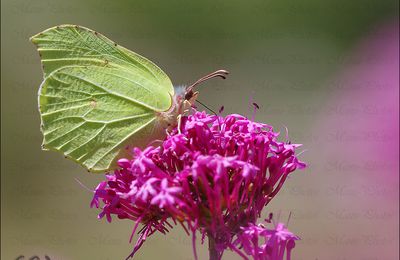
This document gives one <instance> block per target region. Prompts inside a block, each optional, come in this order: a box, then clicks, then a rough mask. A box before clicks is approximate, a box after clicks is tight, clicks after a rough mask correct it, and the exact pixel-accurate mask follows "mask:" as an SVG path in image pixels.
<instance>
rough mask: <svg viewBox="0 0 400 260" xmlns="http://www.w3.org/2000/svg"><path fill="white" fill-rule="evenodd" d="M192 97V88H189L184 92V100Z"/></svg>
mask: <svg viewBox="0 0 400 260" xmlns="http://www.w3.org/2000/svg"><path fill="white" fill-rule="evenodd" d="M192 97H193V90H191V89H190V90H189V91H187V92H186V93H185V100H190V99H191V98H192Z"/></svg>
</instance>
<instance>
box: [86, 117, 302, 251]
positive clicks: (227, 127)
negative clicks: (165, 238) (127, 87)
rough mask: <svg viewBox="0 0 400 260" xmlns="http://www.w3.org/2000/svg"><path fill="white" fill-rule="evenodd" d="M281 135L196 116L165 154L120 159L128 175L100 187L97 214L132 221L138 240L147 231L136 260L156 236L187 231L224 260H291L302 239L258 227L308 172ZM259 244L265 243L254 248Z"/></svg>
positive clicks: (156, 150) (169, 141)
mask: <svg viewBox="0 0 400 260" xmlns="http://www.w3.org/2000/svg"><path fill="white" fill-rule="evenodd" d="M278 135H279V134H278V133H275V132H274V131H273V129H272V127H271V126H269V125H266V124H263V123H258V122H253V121H251V120H248V119H247V118H245V117H243V116H240V115H235V114H233V115H228V116H226V117H225V118H224V117H220V116H215V115H208V114H206V113H204V112H194V114H193V115H189V116H185V117H183V118H182V124H181V129H174V130H173V131H172V132H171V133H170V134H169V135H168V136H167V138H166V139H165V140H164V141H163V143H162V145H161V146H159V147H153V146H149V147H147V148H146V149H144V150H140V149H138V148H135V149H134V150H133V158H132V159H126V158H124V159H120V160H119V162H118V163H119V166H120V167H121V168H120V169H119V170H116V171H115V172H114V174H112V175H107V180H105V181H103V182H101V183H100V184H99V186H98V187H97V188H96V191H95V195H94V199H93V201H92V204H91V206H96V207H101V209H102V211H101V213H100V214H99V218H101V217H103V216H106V217H107V220H108V221H111V219H112V216H117V217H118V218H120V219H131V220H132V221H134V222H135V223H136V224H135V228H134V231H133V233H135V232H136V229H137V227H138V225H139V224H143V228H142V229H141V230H140V231H139V238H138V241H137V243H136V245H135V247H134V250H133V252H132V254H131V255H130V256H133V255H134V253H135V252H136V251H137V250H138V249H139V248H140V247H141V245H142V244H143V242H144V241H145V240H146V238H147V237H148V236H150V235H152V234H153V233H154V232H156V231H159V232H161V233H164V234H165V233H166V232H168V230H169V229H170V228H172V227H173V226H172V223H174V224H178V223H179V224H180V225H181V226H182V227H183V228H184V229H185V230H186V232H187V233H188V234H189V232H190V233H191V234H192V236H193V239H195V235H196V232H197V231H199V232H200V233H201V234H202V236H203V237H204V236H208V237H209V241H210V243H212V245H211V244H210V246H212V247H213V249H214V250H215V254H216V258H218V259H220V258H221V257H222V254H223V252H224V250H225V249H230V250H233V251H234V252H236V253H238V254H239V255H240V256H242V257H243V258H246V259H247V256H252V257H253V258H254V259H283V253H284V252H285V250H286V249H287V257H288V259H289V258H290V250H289V249H291V248H292V247H294V240H297V239H298V237H296V236H294V235H293V234H292V233H290V232H289V231H288V230H287V229H286V228H285V227H284V226H283V225H281V224H278V225H277V226H276V227H275V228H273V229H266V228H264V227H263V226H262V225H256V224H255V223H256V221H257V219H258V218H259V217H260V215H261V211H262V210H263V208H264V207H265V206H266V205H267V204H268V203H269V202H270V201H271V200H272V198H273V197H274V196H275V195H276V194H277V192H278V191H279V190H280V189H281V187H282V185H283V183H284V182H285V180H286V178H287V176H288V175H289V174H291V172H293V171H294V170H296V169H302V168H304V167H305V164H304V163H303V162H301V161H300V160H299V159H298V158H297V157H296V155H295V150H296V148H297V147H299V146H300V145H298V144H290V143H284V142H280V141H278V140H277V138H278ZM171 222H172V223H171ZM249 239H250V240H249ZM258 239H260V241H261V239H264V242H263V243H260V244H255V243H253V242H254V241H256V240H257V241H258ZM247 240H249V241H248V242H246V241H247ZM288 245H289V246H288ZM277 250H278V251H277ZM277 252H278V253H277ZM194 254H195V257H196V252H194ZM246 255H247V256H246Z"/></svg>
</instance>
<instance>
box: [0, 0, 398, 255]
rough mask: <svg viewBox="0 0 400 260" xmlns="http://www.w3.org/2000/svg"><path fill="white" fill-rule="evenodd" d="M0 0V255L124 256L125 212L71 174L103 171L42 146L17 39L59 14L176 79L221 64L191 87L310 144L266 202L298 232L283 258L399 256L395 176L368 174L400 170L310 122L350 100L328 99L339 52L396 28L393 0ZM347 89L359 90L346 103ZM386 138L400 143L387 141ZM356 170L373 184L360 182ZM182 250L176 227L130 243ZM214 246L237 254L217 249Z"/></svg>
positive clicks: (343, 60)
mask: <svg viewBox="0 0 400 260" xmlns="http://www.w3.org/2000/svg"><path fill="white" fill-rule="evenodd" d="M1 7H2V8H1V39H2V40H1V56H2V59H1V123H2V124H1V230H2V231H1V249H2V250H1V259H5V260H6V259H16V258H17V257H18V256H20V255H24V256H26V259H28V257H30V256H32V255H38V256H40V257H41V259H44V255H48V256H50V257H51V259H99V260H106V259H125V257H126V256H127V255H128V254H129V253H130V251H131V247H132V246H131V245H129V244H128V239H129V236H130V233H131V229H132V227H133V225H132V223H130V222H128V221H115V222H113V223H111V224H108V223H106V222H105V221H104V220H97V218H96V215H97V214H98V210H96V209H90V208H89V203H90V200H91V197H92V194H91V193H90V192H88V191H87V190H85V189H84V188H82V187H81V186H79V185H78V184H77V182H76V181H75V179H74V178H78V179H79V180H80V181H81V182H82V183H84V184H85V185H87V186H88V187H89V188H94V187H95V186H96V184H97V183H98V182H99V181H100V180H102V178H103V176H102V175H93V174H88V173H87V172H86V171H85V170H84V169H82V168H80V167H79V166H77V165H75V164H74V163H73V162H72V161H68V160H66V159H64V158H63V156H61V155H60V154H57V153H53V152H44V151H41V149H40V144H41V141H42V140H41V139H42V136H41V133H40V130H39V123H40V120H39V115H38V112H37V90H38V87H39V84H40V82H41V81H42V72H41V68H40V62H39V56H38V55H37V53H36V50H35V48H34V46H33V45H32V44H31V43H30V42H29V41H28V38H29V37H30V36H32V35H33V34H36V33H38V32H40V31H42V30H44V29H46V28H48V27H52V26H55V25H58V24H64V23H71V24H78V25H82V26H86V27H89V28H91V29H94V30H96V31H98V32H101V33H103V34H105V35H106V36H108V37H109V38H111V39H113V40H114V41H116V42H117V43H119V44H121V45H123V46H125V47H127V48H129V49H131V50H133V51H135V52H137V53H139V54H142V55H143V56H145V57H147V58H149V59H151V60H152V61H154V62H155V63H156V64H158V65H159V66H160V67H161V68H163V69H164V71H165V72H166V73H167V74H168V75H169V76H170V78H171V79H172V81H173V82H174V84H176V85H181V84H189V83H192V82H193V81H195V80H196V79H198V78H199V77H200V76H203V75H204V74H206V73H209V72H211V71H214V70H216V69H221V68H223V69H227V70H229V71H230V72H231V74H230V76H229V77H228V79H227V80H225V81H222V80H213V81H212V82H208V83H206V84H204V85H202V86H201V96H200V100H201V101H202V102H204V103H206V104H207V105H208V106H210V107H212V108H214V109H215V110H218V108H219V107H220V106H221V105H224V106H225V113H240V114H245V115H248V114H249V112H248V103H249V100H250V98H251V97H254V101H256V102H257V103H258V104H259V105H260V107H261V109H260V111H259V112H258V114H257V117H256V119H257V120H259V121H263V122H266V123H268V124H271V125H273V126H274V127H275V129H277V130H282V131H283V129H284V126H287V127H288V128H289V131H290V132H289V133H290V136H291V139H292V141H293V142H298V143H303V144H304V148H305V149H307V150H308V152H307V153H305V154H304V155H302V158H303V160H305V161H307V162H308V163H309V164H310V167H309V168H308V169H307V170H305V171H300V172H296V173H295V174H293V176H292V178H290V179H289V180H288V181H287V183H286V186H285V187H284V188H283V191H282V193H281V194H280V195H278V196H277V198H276V199H275V201H273V202H272V203H271V204H270V206H269V208H268V209H267V210H271V211H274V212H279V211H281V216H282V219H281V220H285V219H286V218H287V216H288V213H289V211H292V212H293V216H292V219H291V220H290V225H289V227H290V229H291V230H292V231H293V232H295V233H296V234H298V235H299V236H301V237H302V238H303V240H302V241H300V242H299V243H298V244H297V248H296V249H295V251H294V259H304V260H306V259H319V260H320V259H369V260H372V259H398V231H397V230H398V226H399V224H398V205H397V200H398V198H397V194H398V191H397V189H398V175H396V176H394V177H393V179H391V180H390V181H389V182H382V183H380V182H379V181H377V182H375V180H381V179H380V178H379V177H378V178H376V179H374V177H376V176H375V175H374V176H372V177H371V174H372V175H373V174H376V173H377V172H380V173H381V172H382V171H387V172H389V173H392V174H398V173H396V172H397V170H398V161H397V162H396V161H393V163H392V164H390V165H389V166H388V167H386V168H383V167H380V165H381V164H379V162H381V161H378V166H375V168H373V169H378V171H373V173H371V171H369V172H367V174H364V173H365V172H366V168H365V167H361V168H360V167H358V168H357V167H355V166H354V164H350V165H349V164H346V161H343V160H342V159H343V154H342V155H339V154H341V153H342V152H343V148H344V147H345V149H344V150H346V149H347V150H348V151H347V152H348V153H347V154H349V157H351V156H353V155H356V154H357V151H356V150H354V152H352V149H353V148H352V147H353V146H352V145H351V144H350V145H348V146H344V145H343V144H342V143H340V142H336V143H335V142H330V143H328V144H327V143H325V142H324V141H326V138H325V137H326V135H323V133H321V132H320V131H322V130H321V129H324V126H325V128H326V126H329V125H330V124H331V123H332V120H333V117H332V116H336V117H335V118H336V119H337V117H340V116H343V114H347V112H348V110H343V111H341V112H340V111H339V112H338V110H332V106H329V104H332V102H334V101H333V99H335V98H339V99H340V97H341V96H346V91H350V90H349V88H350V87H351V86H350V85H346V86H342V85H340V83H338V81H337V80H336V78H338V77H339V78H340V75H341V74H343V73H344V71H346V70H348V69H349V66H350V67H352V66H353V67H354V66H357V65H359V63H360V60H354V59H351V58H348V57H352V55H353V52H356V51H357V49H358V46H360V44H361V43H362V42H365V39H371V37H372V38H374V37H375V38H377V39H381V40H383V41H385V38H384V37H383V35H380V34H379V32H380V31H379V28H381V27H382V26H383V27H384V26H385V25H386V24H394V26H395V28H397V29H398V24H397V23H398V22H397V19H398V1H396V0H380V1H378V0H375V1H369V0H368V1H361V0H356V1H345V0H326V1H319V0H304V1H288V0H283V1H282V0H281V1H236V0H235V1H215V0H214V1H201V2H200V1H198V2H194V1H191V2H189V1H183V0H171V1H136V0H135V1H93V0H88V1H77V0H70V1H60V0H45V1H43V0H40V1H33V0H28V1H22V0H2V2H1ZM396 31H397V30H395V31H394V34H396V35H397V33H398V32H396ZM390 35H391V36H393V34H390ZM396 35H394V36H393V37H394V39H397V41H398V35H397V38H396ZM393 37H392V38H393ZM392 38H390V39H392ZM361 45H362V44H361ZM378 50H379V48H378ZM378 53H379V51H378ZM396 56H397V55H396ZM396 56H393V58H394V59H397V58H396ZM361 62H363V60H361ZM366 62H370V60H366ZM396 64H397V67H398V61H397V63H396V62H395V63H394V65H395V66H396ZM367 74H368V73H367ZM338 75H339V76H338ZM397 82H398V81H397ZM375 83H376V82H375ZM394 85H395V88H393V89H389V90H388V91H393V92H390V93H393V95H391V97H392V98H393V97H398V83H396V82H395V84H394ZM365 86H366V87H368V86H370V85H368V84H367V85H365ZM363 87H364V85H363V84H361V85H359V86H358V90H361V92H364V91H363ZM352 102H357V99H353V100H351V101H348V103H346V104H351V103H352ZM385 102H386V101H385V100H383V103H385ZM389 103H390V102H389ZM392 103H393V102H392ZM392 103H390V104H392ZM392 105H393V104H392ZM336 108H337V107H336ZM396 108H398V105H397V106H396V105H394V106H390V107H389V109H390V111H389V112H390V113H386V114H385V115H384V116H389V117H388V118H385V120H386V121H388V120H389V121H391V120H392V119H393V120H395V118H396V115H397V117H398V112H397V111H395V110H396ZM327 109H328V110H329V109H330V110H329V111H330V112H329V111H328V112H326V111H327ZM339 109H340V108H339ZM393 109H395V110H393ZM323 111H325V112H326V113H325V112H323ZM332 111H333V112H332ZM335 111H336V112H338V113H339V114H340V115H338V113H335ZM353 112H354V111H353ZM359 116H360V115H359ZM361 116H362V115H361ZM364 116H365V115H364ZM378 116H379V115H378ZM356 118H357V117H356ZM375 118H376V117H374V118H372V119H373V120H375ZM331 119H332V120H331ZM336 119H335V120H336ZM386 121H385V122H386ZM343 122H344V121H340V122H339V123H338V124H344V123H343ZM346 122H350V123H352V122H354V120H353V119H351V118H350V119H349V120H348V121H346ZM378 122H381V121H379V120H378ZM378 124H379V123H378ZM395 128H396V127H395ZM394 133H395V134H397V133H398V126H397V128H396V129H395V130H394ZM335 140H336V139H335ZM397 140H398V139H397ZM336 141H337V140H336ZM384 147H386V146H384ZM390 147H391V148H390V149H392V148H393V146H390ZM396 149H397V150H396ZM392 150H393V152H394V153H396V152H397V153H398V144H396V145H395V147H394V148H393V149H392ZM349 151H350V152H349ZM371 152H372V153H374V151H371ZM324 155H326V156H330V160H326V158H324ZM336 155H338V157H337V160H336V159H335V156H336ZM345 157H347V156H345ZM336 161H338V163H336V164H335V162H336ZM359 162H360V163H362V162H363V161H359ZM356 163H357V162H356ZM357 165H359V164H356V166H357ZM385 165H386V164H385ZM386 166H387V165H386ZM346 167H347V168H346ZM349 167H350V168H349ZM354 172H356V173H354ZM364 178H365V179H366V178H368V179H371V178H372V179H373V180H374V185H375V184H378V186H371V185H370V186H368V185H369V184H368V183H365V182H364ZM367 184H368V185H367ZM360 185H361V186H360ZM365 185H367V186H365ZM369 210H372V213H371V214H372V218H369V217H368V216H369V215H368V212H369ZM374 210H375V211H374ZM374 212H375V213H374ZM206 250H207V249H206V246H205V245H200V244H199V245H198V253H199V258H200V259H206V258H207V251H206ZM192 258H193V256H192V247H191V240H190V238H189V237H186V235H185V234H184V232H183V231H182V230H181V228H180V227H177V228H175V229H174V230H173V231H172V232H171V234H169V235H168V236H163V235H155V236H153V237H151V238H150V239H149V240H148V241H147V242H146V243H145V245H144V246H143V248H142V249H141V250H140V251H139V253H138V255H137V259H192ZM223 259H239V258H238V257H237V256H236V255H234V254H232V253H230V252H227V253H226V254H225V255H224V258H223Z"/></svg>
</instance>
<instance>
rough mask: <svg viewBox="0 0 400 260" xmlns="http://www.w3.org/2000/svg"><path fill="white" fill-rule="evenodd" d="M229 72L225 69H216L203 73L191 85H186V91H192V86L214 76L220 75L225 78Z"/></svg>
mask: <svg viewBox="0 0 400 260" xmlns="http://www.w3.org/2000/svg"><path fill="white" fill-rule="evenodd" d="M228 74H229V71H227V70H217V71H214V72H212V73H210V74H207V75H205V76H204V77H201V78H200V79H198V80H197V81H196V82H195V83H193V84H192V85H190V86H188V87H187V88H186V92H189V91H192V90H193V88H194V87H196V86H197V85H199V84H201V83H202V82H204V81H206V80H209V79H212V78H215V77H221V78H223V79H226V76H227V75H228Z"/></svg>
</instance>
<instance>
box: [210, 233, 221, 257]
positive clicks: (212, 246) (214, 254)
mask: <svg viewBox="0 0 400 260" xmlns="http://www.w3.org/2000/svg"><path fill="white" fill-rule="evenodd" d="M208 253H209V256H210V260H219V259H220V258H219V254H218V251H217V249H216V248H215V239H214V237H213V236H212V235H211V234H208Z"/></svg>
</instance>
